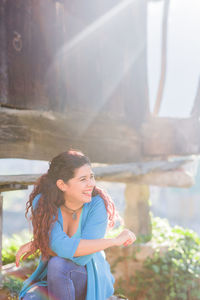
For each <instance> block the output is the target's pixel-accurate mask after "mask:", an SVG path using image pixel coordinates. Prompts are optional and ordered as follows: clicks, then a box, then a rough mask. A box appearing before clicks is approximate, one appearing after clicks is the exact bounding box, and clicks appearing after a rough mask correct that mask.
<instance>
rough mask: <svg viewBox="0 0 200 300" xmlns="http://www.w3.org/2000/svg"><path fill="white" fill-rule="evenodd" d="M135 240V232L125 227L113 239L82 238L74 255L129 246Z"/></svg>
mask: <svg viewBox="0 0 200 300" xmlns="http://www.w3.org/2000/svg"><path fill="white" fill-rule="evenodd" d="M135 240H136V237H135V235H134V233H133V232H131V231H130V230H128V229H124V230H123V231H122V232H121V233H120V234H119V235H118V236H117V237H116V238H112V239H97V240H96V239H95V240H80V243H79V245H78V247H77V249H76V252H75V254H74V257H77V256H83V255H88V254H92V253H95V252H98V251H101V250H105V249H107V248H110V247H113V246H121V245H124V246H128V245H130V244H132V243H134V242H135Z"/></svg>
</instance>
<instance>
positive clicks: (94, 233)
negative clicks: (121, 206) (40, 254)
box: [50, 196, 108, 265]
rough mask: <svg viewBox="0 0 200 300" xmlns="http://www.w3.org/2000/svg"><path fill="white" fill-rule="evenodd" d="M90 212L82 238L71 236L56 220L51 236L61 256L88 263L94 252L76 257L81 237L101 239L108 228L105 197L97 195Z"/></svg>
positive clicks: (52, 246)
mask: <svg viewBox="0 0 200 300" xmlns="http://www.w3.org/2000/svg"><path fill="white" fill-rule="evenodd" d="M92 201H93V203H92V206H91V208H90V210H89V212H88V215H87V219H86V221H85V223H84V226H83V228H82V234H81V238H74V237H71V238H70V237H69V236H68V235H67V234H66V233H65V232H64V231H63V230H62V226H61V224H60V223H59V222H58V221H56V223H55V225H54V227H53V229H52V231H51V238H50V247H51V249H52V250H53V251H54V252H55V253H56V254H57V255H58V256H60V257H63V258H67V259H70V260H72V261H74V262H75V263H77V264H79V265H86V264H87V263H88V261H90V260H91V259H92V257H93V254H89V255H84V256H79V257H74V254H75V252H76V249H77V247H78V244H79V242H80V240H81V239H101V238H103V237H104V235H105V232H106V228H107V221H108V216H107V211H106V208H105V204H104V201H103V199H102V198H101V197H100V196H96V197H95V198H94V199H93V200H92Z"/></svg>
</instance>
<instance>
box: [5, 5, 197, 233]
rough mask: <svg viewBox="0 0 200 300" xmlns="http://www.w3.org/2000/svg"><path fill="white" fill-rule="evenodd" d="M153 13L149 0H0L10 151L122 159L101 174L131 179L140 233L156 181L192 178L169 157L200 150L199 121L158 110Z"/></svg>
mask: <svg viewBox="0 0 200 300" xmlns="http://www.w3.org/2000/svg"><path fill="white" fill-rule="evenodd" d="M146 14H147V1H146V0H125V1H120V0H95V1H94V0H88V1H87V4H86V3H85V2H84V1H80V0H73V1H68V0H58V1H56V0H43V1H39V0H26V1H24V0H15V1H13V0H4V1H1V2H0V158H27V159H36V160H49V159H51V158H52V157H53V156H54V155H56V154H58V153H59V152H62V151H65V150H66V149H67V148H68V147H73V148H78V149H81V150H82V151H83V152H84V153H86V154H87V155H88V156H89V157H90V159H91V161H92V162H96V163H104V164H120V166H112V167H109V168H107V167H106V169H103V167H102V169H101V170H100V169H99V170H100V171H98V170H97V173H98V172H100V173H99V174H100V175H97V176H99V178H100V177H101V176H102V177H101V178H104V180H111V181H112V180H114V181H122V182H126V183H127V189H126V195H127V198H128V200H127V218H126V223H127V224H128V225H129V227H130V228H134V231H136V232H138V233H145V232H149V230H150V226H149V221H148V220H149V219H148V209H149V208H148V202H147V200H148V195H149V193H148V185H149V184H158V185H165V186H169V185H175V186H188V185H191V184H192V178H191V177H190V175H188V173H187V172H184V171H183V170H182V164H183V162H182V163H180V165H178V163H177V164H174V165H173V166H172V165H170V168H169V164H168V162H167V159H168V157H169V156H172V155H176V156H182V155H191V154H199V153H200V124H199V120H198V119H197V118H193V117H191V118H189V119H182V120H181V119H171V118H155V117H152V116H151V114H150V110H149V102H148V84H147V57H146V51H147V49H146V44H147V30H146V20H147V16H146ZM161 159H162V160H164V161H165V167H166V166H168V168H169V169H168V168H165V167H164V165H162V164H160V163H158V162H157V165H156V162H154V160H158V161H160V160H161ZM150 162H152V163H154V164H152V165H151V167H150V165H149V163H150ZM127 163H131V165H130V164H129V165H128V168H127V165H125V164H127ZM132 163H133V165H132ZM121 164H123V165H121ZM134 164H135V165H134ZM137 164H138V165H137ZM141 166H143V169H142V168H141ZM144 166H145V167H144ZM144 169H145V171H144V172H143V171H142V170H144ZM1 179H2V178H1ZM34 180H35V179H34ZM31 182H32V181H31ZM133 182H134V183H133ZM29 183H30V182H29ZM29 183H27V182H23V180H22V181H20V180H19V182H18V183H17V182H15V180H14V181H12V180H11V181H9V183H5V182H3V179H2V181H1V188H2V190H6V189H15V188H16V189H17V188H19V187H21V188H25V187H26V186H27V184H29ZM3 184H4V187H3V186H2V185H3ZM6 184H7V186H6ZM16 184H20V186H18V185H16ZM133 200H134V201H133ZM133 202H134V203H133ZM133 210H134V212H135V215H134V218H133V214H132V211H133ZM130 212H131V215H130ZM142 213H143V214H145V217H144V219H145V220H146V222H145V224H143V225H141V221H140V218H139V217H138V216H139V215H141V214H142ZM0 220H1V219H0Z"/></svg>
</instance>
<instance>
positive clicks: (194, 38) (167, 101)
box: [148, 0, 200, 117]
mask: <svg viewBox="0 0 200 300" xmlns="http://www.w3.org/2000/svg"><path fill="white" fill-rule="evenodd" d="M162 9H163V1H153V2H149V4H148V13H149V15H148V16H149V18H148V72H149V74H148V76H149V92H150V103H151V107H152V106H153V103H154V101H155V98H156V93H157V88H158V81H159V76H160V60H161V52H160V50H161V29H162V23H161V22H162ZM167 46H168V48H167V76H166V84H165V90H164V97H163V102H162V107H161V111H160V114H159V115H160V116H171V117H188V116H189V113H190V110H191V107H192V104H193V101H194V98H195V95H196V90H197V85H198V79H199V77H200V1H199V0H171V1H170V7H169V22H168V44H167Z"/></svg>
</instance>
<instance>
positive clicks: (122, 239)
mask: <svg viewBox="0 0 200 300" xmlns="http://www.w3.org/2000/svg"><path fill="white" fill-rule="evenodd" d="M135 240H136V236H135V234H134V233H133V232H132V231H130V230H129V229H124V230H123V231H122V232H121V233H120V234H119V235H118V236H117V237H116V238H115V245H116V246H121V245H124V246H128V245H131V244H133V243H134V242H135Z"/></svg>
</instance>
